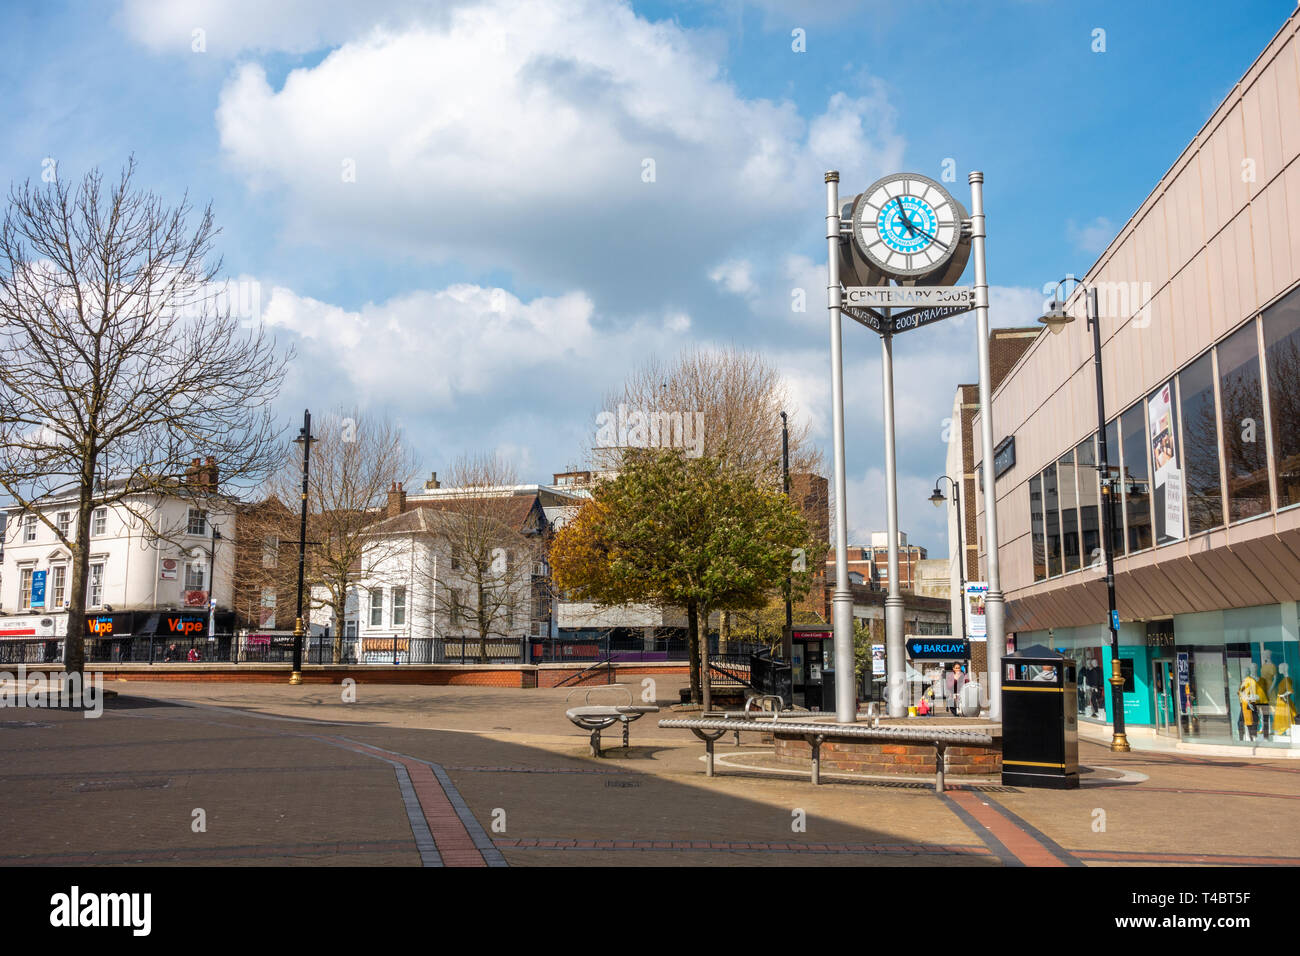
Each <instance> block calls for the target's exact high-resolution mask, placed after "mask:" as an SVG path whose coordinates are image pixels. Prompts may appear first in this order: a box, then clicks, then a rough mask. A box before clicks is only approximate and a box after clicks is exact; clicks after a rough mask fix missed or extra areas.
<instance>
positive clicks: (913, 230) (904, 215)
mask: <svg viewBox="0 0 1300 956" xmlns="http://www.w3.org/2000/svg"><path fill="white" fill-rule="evenodd" d="M894 202H895V203H896V204H897V205H898V215H899V216H900V217H902V220H903V222H904V223H905V224H906V225H907V230H908V232H910V233H911V234H912V235H914V236H915V235H916V227H915V226H913V225H912V220H910V219H908V218H907V210H906V209H904V208H903V197H902V196H899V197H898V198H897V199H895V200H894Z"/></svg>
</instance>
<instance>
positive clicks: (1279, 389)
mask: <svg viewBox="0 0 1300 956" xmlns="http://www.w3.org/2000/svg"><path fill="white" fill-rule="evenodd" d="M1264 364H1265V365H1266V366H1267V367H1268V405H1269V414H1270V416H1271V417H1272V420H1273V465H1274V467H1275V468H1277V506H1278V507H1279V508H1285V507H1286V506H1287V505H1293V504H1296V503H1297V502H1300V289H1296V290H1295V291H1294V292H1292V293H1291V294H1290V295H1288V296H1287V297H1286V298H1285V299H1283V300H1282V301H1281V302H1279V303H1277V304H1276V305H1274V306H1273V307H1272V308H1270V309H1269V310H1268V311H1267V312H1265V313H1264Z"/></svg>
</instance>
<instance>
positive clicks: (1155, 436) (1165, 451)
mask: <svg viewBox="0 0 1300 956" xmlns="http://www.w3.org/2000/svg"><path fill="white" fill-rule="evenodd" d="M1173 407H1174V406H1173V385H1172V384H1166V385H1165V386H1164V387H1163V388H1162V389H1160V391H1158V392H1156V394H1155V395H1153V396H1152V397H1151V400H1150V401H1149V402H1148V403H1147V416H1148V421H1149V423H1150V426H1151V463H1152V464H1153V465H1154V467H1155V481H1154V482H1153V483H1152V490H1153V491H1154V494H1155V506H1156V507H1155V518H1156V537H1157V540H1159V541H1160V542H1162V543H1163V542H1167V541H1177V540H1178V539H1180V538H1181V537H1182V536H1183V475H1182V472H1181V471H1180V470H1179V468H1178V459H1177V456H1176V455H1175V454H1174V412H1173Z"/></svg>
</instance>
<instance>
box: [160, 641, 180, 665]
mask: <svg viewBox="0 0 1300 956" xmlns="http://www.w3.org/2000/svg"><path fill="white" fill-rule="evenodd" d="M179 659H180V652H179V651H177V650H176V642H175V641H172V643H171V644H170V646H168V648H167V650H166V652H165V653H164V654H163V661H164V662H166V661H175V660H179Z"/></svg>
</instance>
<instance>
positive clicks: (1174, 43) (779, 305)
mask: <svg viewBox="0 0 1300 956" xmlns="http://www.w3.org/2000/svg"><path fill="white" fill-rule="evenodd" d="M1293 10H1294V4H1292V3H1290V2H1281V0H1268V2H1264V0H1258V2H1242V3H1238V4H1234V5H1232V6H1231V7H1230V8H1229V7H1222V6H1219V5H1215V4H1196V3H1193V4H1187V3H1140V4H1135V3H1131V2H1129V3H1122V2H1115V3H1109V2H1098V3H1088V4H1065V3H1054V2H1048V0H1010V2H980V3H969V2H949V0H944V2H926V0H919V2H907V3H902V2H894V3H883V2H863V3H849V2H844V0H824V2H821V3H817V4H803V3H796V2H786V0H755V2H750V3H745V2H739V0H734V2H733V0H721V2H706V0H683V2H667V0H665V2H655V3H632V4H625V3H614V2H595V0H553V2H552V0H536V2H531V3H525V2H519V0H481V2H479V0H466V2H458V3H437V2H435V3H426V2H415V0H390V2H386V3H379V2H376V3H371V4H355V3H346V2H343V0H317V2H307V0H283V2H281V3H277V4H267V3H260V2H252V0H228V2H226V3H215V2H208V0H177V2H170V3H163V2H155V0H126V2H124V3H122V4H121V5H117V6H114V5H112V4H108V3H97V2H80V3H62V4H60V3H42V4H40V5H37V4H25V5H23V4H19V5H13V6H10V7H9V8H8V9H7V11H6V12H7V14H8V16H7V22H6V27H7V29H6V30H5V31H4V32H3V34H2V35H0V64H3V65H2V66H0V70H2V71H3V73H2V74H0V75H2V76H3V84H4V93H5V95H4V96H3V97H2V98H0V120H2V121H3V124H4V128H5V130H6V134H7V135H6V136H5V139H4V142H3V144H0V177H2V178H3V179H4V181H5V182H12V181H14V180H22V179H24V178H27V177H31V178H33V179H39V177H40V175H41V171H42V162H43V161H45V160H46V159H53V160H56V161H57V164H58V166H57V169H58V172H59V175H60V176H61V177H62V178H65V179H66V178H74V179H75V178H77V177H79V176H80V175H81V174H82V173H83V172H84V171H85V170H86V169H87V168H88V167H90V166H93V165H99V166H101V167H103V168H104V169H105V170H108V171H115V170H116V169H117V168H118V167H120V165H121V164H122V162H123V161H124V160H125V159H126V157H127V156H128V155H129V154H131V153H134V154H135V156H136V159H137V161H138V163H139V167H140V170H139V181H140V182H141V183H142V184H145V185H147V186H149V187H150V188H153V189H155V190H157V191H159V192H161V193H163V194H164V195H166V196H167V197H169V198H173V199H174V198H177V197H179V196H180V195H181V193H182V192H184V191H185V190H188V191H189V194H190V196H191V197H192V198H193V199H195V200H197V201H199V202H206V201H208V200H209V199H210V200H211V201H212V203H213V205H214V209H215V213H216V217H217V221H218V223H219V224H220V225H221V226H222V229H223V235H222V238H221V241H220V248H221V252H222V254H223V256H224V262H225V269H226V272H227V274H228V275H229V276H231V277H232V278H236V279H241V278H242V279H244V280H245V281H246V282H247V283H250V284H252V283H256V288H257V289H258V290H259V296H258V307H259V315H260V318H261V319H262V320H263V321H265V322H267V324H268V325H270V326H272V327H273V329H274V331H275V333H276V335H277V336H278V337H279V338H280V339H281V340H282V341H284V342H285V343H286V344H293V345H294V347H295V348H296V349H297V352H298V356H299V358H298V361H297V362H296V363H295V366H294V369H293V372H292V374H291V376H290V378H289V381H288V382H287V385H286V389H285V392H284V395H283V398H282V403H283V410H284V414H285V418H286V421H288V420H289V419H292V418H296V417H297V416H299V415H300V414H301V409H302V408H303V407H304V406H306V405H310V406H311V407H312V408H313V410H314V411H325V410H327V409H328V408H330V407H331V406H337V405H360V406H363V407H368V408H373V409H377V410H378V409H383V410H388V411H390V412H391V413H392V414H394V415H395V416H396V417H397V418H398V419H399V420H400V421H401V423H402V424H403V426H404V427H405V429H406V431H407V434H408V436H409V439H410V441H411V443H412V444H413V445H414V447H415V449H416V454H417V456H418V457H419V459H420V460H421V462H422V465H423V467H424V469H425V470H426V471H427V470H431V469H438V468H445V467H446V466H447V465H448V464H449V463H450V462H451V460H452V459H453V458H455V457H456V456H457V455H458V454H460V453H462V452H467V451H470V452H477V451H487V450H493V449H496V450H499V451H500V452H501V453H502V454H504V455H506V456H508V457H510V458H512V459H513V460H514V461H515V464H516V467H517V468H518V470H519V471H520V473H521V476H522V477H523V478H525V479H526V480H533V481H546V480H549V476H550V474H551V472H553V471H557V470H562V469H564V468H565V467H566V466H568V465H570V464H578V463H580V462H581V459H582V453H583V448H584V445H585V443H586V442H588V441H589V440H590V437H591V434H592V432H593V430H594V425H595V415H596V413H597V412H598V411H599V410H600V407H601V403H602V400H603V397H604V396H605V394H606V393H607V392H608V391H609V390H610V389H611V388H613V387H615V386H617V385H618V383H619V382H620V381H621V380H622V379H623V377H624V376H625V375H626V374H627V373H628V372H630V371H631V370H632V368H633V367H634V366H635V365H636V364H637V363H638V362H639V361H641V360H642V359H643V358H644V357H647V356H649V355H651V354H660V355H664V356H666V357H671V356H672V355H674V354H676V353H677V352H678V351H679V350H680V349H682V348H688V347H693V346H698V345H727V344H733V343H734V344H738V345H745V346H748V347H753V348H756V349H759V350H761V351H763V352H764V353H765V354H766V355H767V356H768V357H769V359H770V360H771V361H773V362H774V363H776V364H777V365H778V366H779V367H780V368H781V370H782V372H783V373H784V374H785V375H786V378H787V381H788V383H789V387H790V390H791V393H792V396H793V398H794V400H795V402H796V403H797V410H796V411H795V414H796V416H797V417H798V418H799V420H801V421H805V422H807V423H808V424H809V425H810V427H811V429H812V432H813V435H814V437H815V440H817V441H818V442H820V443H821V444H822V445H823V447H824V448H825V449H826V451H827V455H828V457H829V447H830V444H829V438H830V435H829V384H828V379H827V372H828V366H829V356H828V349H827V327H826V314H825V309H824V301H825V300H824V297H823V293H822V290H823V289H824V286H825V279H824V275H825V273H824V256H825V245H824V240H823V239H822V225H823V223H822V216H823V204H824V198H823V197H824V193H823V186H822V179H821V172H822V170H824V169H826V168H829V167H838V168H840V169H841V170H842V171H843V174H844V175H843V190H844V192H845V193H846V194H849V193H852V192H856V191H858V190H859V189H861V188H864V187H865V186H866V185H867V184H868V183H869V182H870V181H871V180H872V179H874V178H876V177H877V176H879V175H882V174H884V173H886V172H893V171H896V170H900V169H906V170H914V171H917V172H921V173H924V174H928V175H931V176H934V177H936V178H937V177H938V176H939V175H940V174H941V171H942V164H943V163H944V161H945V160H946V159H949V158H951V159H952V160H953V161H954V163H955V167H956V169H957V172H958V182H957V184H955V186H951V187H950V188H952V189H953V191H954V193H955V194H956V195H957V197H958V198H959V199H962V200H963V201H967V200H968V197H969V193H968V190H967V187H966V184H965V183H966V173H967V171H969V170H970V169H982V170H983V171H984V173H985V176H986V190H985V202H986V211H987V214H988V229H989V243H988V256H989V278H990V282H991V284H992V285H993V287H994V294H993V304H994V308H993V321H994V323H995V324H999V325H1013V324H1022V323H1025V322H1031V321H1032V320H1033V318H1034V317H1035V315H1036V306H1037V305H1038V304H1039V303H1040V302H1041V299H1042V295H1041V289H1042V286H1043V284H1044V283H1045V282H1048V281H1054V280H1055V279H1056V278H1059V277H1060V276H1061V275H1063V274H1064V273H1066V272H1070V271H1073V272H1076V273H1081V272H1082V271H1083V270H1085V269H1086V268H1087V267H1088V266H1089V265H1091V263H1092V262H1093V261H1094V259H1095V258H1096V256H1097V254H1098V253H1099V252H1100V251H1101V249H1102V248H1103V247H1104V245H1105V244H1106V243H1107V242H1108V241H1109V240H1110V238H1111V237H1113V236H1114V234H1115V233H1116V232H1117V231H1118V230H1119V228H1120V227H1121V226H1122V225H1123V223H1124V222H1125V220H1126V219H1127V218H1128V216H1129V215H1130V214H1131V213H1132V212H1133V210H1134V209H1135V208H1136V207H1137V205H1138V204H1139V203H1140V202H1141V201H1142V199H1143V198H1144V197H1145V196H1146V194H1147V193H1148V192H1149V191H1150V190H1151V188H1152V187H1153V186H1154V185H1155V183H1156V182H1157V181H1158V179H1159V177H1160V176H1161V175H1162V174H1163V173H1164V172H1165V170H1166V169H1167V168H1168V167H1169V165H1170V164H1171V163H1172V162H1173V160H1174V159H1175V157H1176V156H1177V155H1178V153H1179V152H1180V151H1181V150H1182V148H1183V147H1184V146H1185V145H1186V144H1187V143H1188V141H1189V140H1190V139H1191V138H1192V136H1193V135H1194V134H1195V133H1196V131H1197V130H1198V129H1199V128H1200V126H1201V125H1202V124H1203V123H1204V122H1205V120H1206V119H1207V118H1208V116H1209V114H1210V112H1211V111H1212V110H1213V109H1214V108H1215V107H1216V106H1217V104H1218V103H1219V101H1220V100H1221V99H1222V97H1223V96H1224V95H1225V94H1226V93H1227V91H1228V90H1229V89H1230V88H1231V86H1232V84H1233V83H1235V82H1236V81H1237V79H1238V78H1239V77H1240V76H1241V74H1242V73H1243V72H1244V71H1245V70H1246V68H1247V67H1248V66H1249V64H1250V63H1251V61H1252V60H1253V59H1254V58H1255V56H1256V55H1257V54H1258V52H1259V51H1260V50H1261V49H1263V47H1264V45H1265V44H1266V43H1267V42H1268V40H1269V38H1270V37H1271V36H1272V35H1273V34H1274V33H1275V32H1276V30H1277V29H1278V28H1279V27H1280V26H1281V24H1282V23H1283V21H1284V20H1285V18H1286V17H1287V16H1289V15H1290V14H1291V13H1292V11H1293ZM796 29H798V30H802V31H803V32H804V37H805V43H806V51H805V52H795V51H794V50H793V49H792V43H793V40H792V31H793V30H796ZM1099 29H1100V30H1104V31H1105V34H1104V43H1105V50H1104V52H1094V50H1093V46H1094V45H1095V42H1096V41H1095V39H1094V31H1096V30H1099ZM196 31H201V32H199V33H196ZM196 46H198V47H201V48H202V49H199V50H196V49H195V47H196ZM647 158H650V159H653V160H654V162H655V179H654V181H653V182H649V183H647V182H645V181H644V180H643V177H642V170H643V168H644V166H643V164H644V160H645V159H647ZM349 163H351V168H352V170H353V171H354V173H355V175H354V176H353V179H352V180H348V179H347V177H346V170H347V169H348V164H349ZM965 281H970V278H969V272H968V275H967V277H966V280H965ZM795 288H805V289H806V290H807V298H808V311H807V312H806V313H803V314H798V313H792V311H791V308H790V303H791V296H792V290H793V289H795ZM846 333H847V339H846V371H847V383H848V384H847V395H848V401H849V409H848V412H847V416H846V417H847V424H848V429H849V462H848V464H849V481H850V484H849V502H848V504H849V517H850V528H851V535H852V537H854V538H859V539H860V538H861V537H862V536H863V535H865V534H866V533H868V532H870V531H871V530H873V529H879V528H882V527H883V524H884V515H883V505H882V503H881V502H882V499H883V496H882V495H880V494H879V493H878V492H877V491H876V489H877V488H878V487H879V482H880V480H881V473H880V461H881V459H882V454H881V425H880V420H879V416H878V413H877V412H876V409H877V408H878V405H879V398H880V386H879V364H878V355H879V345H878V343H877V340H875V338H874V337H869V336H868V334H867V333H865V331H863V330H860V329H858V328H856V327H854V326H852V325H850V326H849V327H848V328H847V329H846ZM974 354H975V341H974V322H973V319H964V320H949V321H948V322H946V323H943V324H942V325H941V326H936V327H932V328H931V329H927V330H925V331H923V332H916V333H909V334H908V335H907V336H904V337H902V338H900V339H899V341H898V344H897V346H896V356H897V362H898V371H897V379H898V389H899V400H898V409H899V415H900V445H899V462H900V509H901V525H902V528H903V529H904V530H907V531H909V532H910V533H911V537H912V540H913V541H914V542H917V543H920V544H922V545H924V546H927V547H929V548H930V549H931V550H932V552H933V553H934V554H935V555H936V556H937V555H939V554H942V553H943V552H944V551H945V548H946V543H945V541H944V537H943V531H942V514H941V513H939V512H937V511H935V510H934V509H932V508H931V507H930V506H929V504H928V503H926V502H925V500H924V499H925V497H926V495H927V494H928V490H929V488H930V487H931V486H932V484H933V480H934V477H935V476H936V475H937V474H939V473H940V472H941V471H942V470H943V466H944V455H945V446H944V444H943V441H942V438H941V435H942V431H943V419H944V418H945V417H946V416H947V415H948V413H949V408H950V406H951V401H952V393H953V389H954V387H955V386H956V385H957V384H958V383H959V382H964V381H972V380H973V379H974V376H975V362H974Z"/></svg>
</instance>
